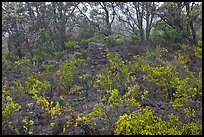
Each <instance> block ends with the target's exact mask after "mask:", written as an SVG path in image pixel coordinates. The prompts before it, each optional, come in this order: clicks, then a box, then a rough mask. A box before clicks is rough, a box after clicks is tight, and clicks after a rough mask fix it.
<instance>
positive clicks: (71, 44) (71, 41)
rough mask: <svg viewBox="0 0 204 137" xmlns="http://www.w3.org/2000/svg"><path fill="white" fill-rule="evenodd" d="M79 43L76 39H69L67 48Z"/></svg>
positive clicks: (66, 43) (66, 44)
mask: <svg viewBox="0 0 204 137" xmlns="http://www.w3.org/2000/svg"><path fill="white" fill-rule="evenodd" d="M77 44H78V42H77V41H74V40H69V41H67V42H65V48H66V49H67V48H70V47H74V46H76V45H77Z"/></svg>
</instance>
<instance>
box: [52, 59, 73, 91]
mask: <svg viewBox="0 0 204 137" xmlns="http://www.w3.org/2000/svg"><path fill="white" fill-rule="evenodd" d="M72 66H73V65H72V62H70V61H65V62H63V63H62V64H61V65H60V68H59V69H58V70H57V73H56V74H55V76H54V78H55V79H57V80H58V81H59V83H60V89H61V90H62V91H63V92H64V93H68V92H69V91H70V89H71V87H72V86H73V73H72Z"/></svg>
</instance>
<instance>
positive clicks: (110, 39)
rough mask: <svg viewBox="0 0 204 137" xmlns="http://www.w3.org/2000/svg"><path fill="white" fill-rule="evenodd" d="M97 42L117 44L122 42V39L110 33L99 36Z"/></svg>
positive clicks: (109, 44) (110, 44) (108, 44)
mask: <svg viewBox="0 0 204 137" xmlns="http://www.w3.org/2000/svg"><path fill="white" fill-rule="evenodd" d="M99 42H100V43H101V44H104V45H107V46H118V45H121V44H123V43H124V39H123V38H122V37H121V36H119V35H118V36H117V35H116V36H115V35H110V36H105V37H102V38H100V40H99Z"/></svg>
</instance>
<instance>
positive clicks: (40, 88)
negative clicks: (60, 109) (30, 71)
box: [25, 77, 51, 99]
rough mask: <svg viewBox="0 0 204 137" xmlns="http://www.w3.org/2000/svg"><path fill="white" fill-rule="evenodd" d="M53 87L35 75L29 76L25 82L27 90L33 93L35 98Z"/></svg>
mask: <svg viewBox="0 0 204 137" xmlns="http://www.w3.org/2000/svg"><path fill="white" fill-rule="evenodd" d="M50 88H51V85H50V83H49V82H47V81H44V82H42V81H39V80H38V79H36V78H34V77H28V80H27V81H26V82H25V90H26V91H27V92H28V93H29V94H31V95H33V98H34V99H36V97H38V96H40V95H43V96H45V93H46V92H47V91H48V90H49V89H50Z"/></svg>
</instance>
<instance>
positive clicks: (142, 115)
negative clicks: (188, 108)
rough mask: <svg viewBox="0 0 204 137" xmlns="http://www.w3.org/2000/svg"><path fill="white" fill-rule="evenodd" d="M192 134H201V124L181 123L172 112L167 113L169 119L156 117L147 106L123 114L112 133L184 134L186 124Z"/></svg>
mask: <svg viewBox="0 0 204 137" xmlns="http://www.w3.org/2000/svg"><path fill="white" fill-rule="evenodd" d="M186 125H192V127H191V128H189V129H190V130H191V132H192V134H193V135H197V134H201V130H202V127H201V124H199V123H195V124H191V123H187V124H185V125H183V126H182V125H181V123H180V120H179V118H178V117H177V116H175V115H174V114H170V115H169V120H168V121H167V122H166V121H163V120H162V118H161V117H156V116H154V114H153V111H152V110H151V109H149V108H147V107H146V108H144V109H143V111H134V112H133V113H132V114H130V115H127V114H124V115H123V116H121V117H120V119H119V120H118V121H117V122H116V127H115V130H114V134H116V135H118V134H123V135H182V134H186V131H187V128H186V127H187V126H186Z"/></svg>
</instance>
